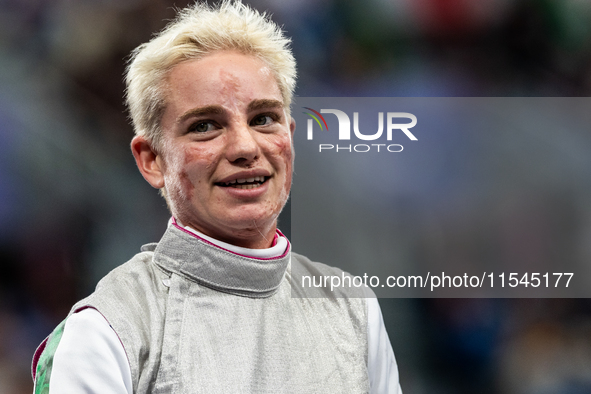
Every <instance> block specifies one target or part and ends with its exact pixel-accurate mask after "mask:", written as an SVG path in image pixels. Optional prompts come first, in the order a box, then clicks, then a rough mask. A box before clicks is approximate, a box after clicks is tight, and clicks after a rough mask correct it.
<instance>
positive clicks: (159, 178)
mask: <svg viewBox="0 0 591 394" xmlns="http://www.w3.org/2000/svg"><path fill="white" fill-rule="evenodd" d="M131 152H132V153H133V157H134V158H135V162H136V164H137V168H138V169H139V170H140V172H141V173H142V175H143V176H144V179H145V180H146V181H148V183H149V184H150V185H152V187H155V188H156V189H162V188H163V187H164V172H163V165H162V158H161V157H160V155H159V154H158V153H156V151H155V150H154V149H153V148H152V144H150V142H148V140H146V138H145V137H142V136H136V137H134V138H133V139H132V140H131Z"/></svg>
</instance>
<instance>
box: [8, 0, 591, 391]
mask: <svg viewBox="0 0 591 394" xmlns="http://www.w3.org/2000/svg"><path fill="white" fill-rule="evenodd" d="M187 3H188V2H186V1H184V0H177V1H174V2H173V1H165V0H0V394H6V393H10V394H20V393H30V392H32V383H31V378H30V362H31V357H32V354H33V352H34V349H35V347H36V346H37V345H38V344H39V343H40V342H41V341H42V340H43V338H44V337H45V336H46V335H47V334H48V333H49V332H50V331H51V330H52V329H53V328H54V327H55V326H56V325H57V324H58V323H59V322H60V321H61V320H62V319H63V318H64V317H65V316H66V314H67V312H68V311H69V308H70V307H71V305H72V304H73V303H74V302H75V301H77V300H78V299H80V298H82V297H84V296H86V295H87V294H89V293H90V292H91V291H92V289H93V288H94V286H95V284H96V282H97V281H98V280H99V279H100V278H101V277H102V276H103V275H104V274H105V273H106V272H108V271H109V270H111V269H112V268H114V267H115V266H117V265H119V264H121V263H122V262H124V261H126V260H127V259H128V258H129V257H130V256H132V255H133V254H134V253H136V252H137V251H138V250H139V247H140V245H142V244H144V243H147V242H151V241H156V240H158V239H159V238H160V236H161V235H162V233H163V232H164V229H165V227H166V222H167V219H168V213H167V211H166V207H165V204H164V202H163V200H161V199H160V197H159V196H158V195H157V193H156V192H155V191H154V190H152V189H151V188H150V186H149V185H148V184H147V183H146V182H145V181H144V180H143V179H142V178H141V176H140V174H139V173H138V171H137V169H136V168H135V163H134V161H133V158H132V156H131V154H130V151H129V147H128V145H129V141H130V139H131V137H132V129H131V127H130V126H129V123H128V121H127V118H126V113H125V108H124V105H123V89H124V85H123V82H122V75H123V71H124V67H125V61H126V59H127V56H128V54H129V52H130V51H131V49H133V48H134V47H135V46H137V45H139V44H140V43H142V42H144V41H146V40H148V39H149V38H150V36H151V34H152V33H153V32H155V31H158V30H159V29H161V28H162V27H163V26H164V24H165V21H166V20H168V19H171V18H172V17H173V16H174V10H173V6H177V7H183V6H184V5H186V4H187ZM248 3H250V4H252V5H253V6H254V7H255V8H258V9H260V10H268V11H269V12H270V13H272V14H273V15H274V20H275V21H276V22H278V23H279V24H281V25H283V27H284V29H285V30H286V31H287V34H288V35H289V36H291V37H293V49H294V52H295V55H296V58H297V60H298V66H299V83H298V88H297V91H296V94H297V95H298V96H302V97H314V96H328V97H331V96H334V97H337V96H341V97H342V96H383V97H389V96H416V97H455V96H458V97H478V96H497V97H505V96H525V97H530V96H550V97H552V96H589V93H590V91H591V2H588V1H587V0H479V1H474V0H315V1H312V0H281V1H273V0H258V1H250V2H248ZM299 130H300V131H301V130H303V129H302V128H300V129H299ZM590 131H591V130H590ZM558 132H559V131H558ZM583 137H584V138H582V139H581V140H580V141H583V142H584V143H577V144H573V146H571V148H572V149H573V151H572V152H573V153H572V154H573V155H577V157H582V158H586V157H591V156H590V155H591V147H590V145H589V144H588V142H587V139H588V138H587V137H588V136H586V137H585V136H583ZM475 138H477V137H475ZM509 148H510V147H509ZM482 149H483V151H484V152H486V146H485V147H484V148H482ZM569 152H570V151H566V152H565V153H564V155H565V157H568V156H569V155H570V153H569ZM440 154H442V155H444V156H443V157H442V158H441V160H442V162H445V163H448V164H449V166H446V167H443V169H442V174H441V175H442V177H440V178H438V182H436V183H434V184H431V185H430V187H425V188H423V189H420V188H419V189H416V190H418V191H422V192H423V193H428V194H429V195H437V193H445V192H447V191H448V190H449V187H450V186H449V184H448V183H446V182H445V181H446V179H447V178H445V172H444V171H448V170H449V171H456V173H455V174H456V175H457V171H458V169H462V168H466V167H464V164H463V163H462V162H457V161H454V160H455V157H454V152H453V150H443V151H441V152H440ZM487 157H489V158H490V160H493V161H494V160H495V155H494V154H490V155H489V156H487ZM305 160H306V157H305V156H303V155H297V157H296V175H297V176H302V174H301V173H298V171H300V169H299V167H298V165H299V164H298V162H305ZM498 160H502V157H499V158H498ZM515 163H517V164H515V166H518V167H517V168H516V167H515V166H511V168H508V169H506V170H507V171H508V172H512V171H522V172H525V173H532V171H535V169H534V170H532V169H531V168H530V167H524V168H519V166H520V165H523V166H527V165H528V163H527V162H519V161H516V162H515ZM519 163H521V164H519ZM569 163H570V162H569ZM573 163H574V164H573V166H575V167H568V169H572V168H574V170H573V171H575V170H576V171H577V174H579V175H580V176H582V177H584V176H585V175H586V174H588V175H589V177H590V178H591V174H589V168H588V166H587V165H586V164H587V160H585V159H581V160H574V161H573ZM577 163H578V164H577ZM497 164H498V165H499V166H502V163H497ZM577 165H578V167H576V166H577ZM304 168H305V167H304ZM302 172H303V169H302ZM569 173H570V172H568V171H566V172H564V173H561V174H559V175H561V176H564V177H565V178H566V181H565V183H564V185H565V186H564V188H560V189H557V188H556V187H554V188H553V189H552V192H551V193H550V194H548V193H546V192H547V190H546V189H543V188H542V189H540V190H537V191H535V190H528V193H515V194H514V195H512V196H511V199H510V200H509V201H505V205H504V206H505V207H506V209H504V210H502V211H498V210H487V209H486V207H482V206H480V207H478V206H474V205H471V204H465V197H464V196H462V194H461V193H455V194H453V193H451V194H450V193H447V194H446V196H447V198H449V199H450V200H449V201H448V203H447V205H446V207H445V208H446V209H445V210H444V211H437V212H438V215H439V216H438V221H437V222H430V221H428V220H414V218H415V216H413V215H415V214H417V215H420V214H421V213H420V212H418V213H417V212H416V209H411V210H410V211H408V212H409V213H408V214H405V212H407V210H406V209H405V207H408V206H409V205H408V200H405V199H397V198H393V199H392V203H391V204H392V206H393V208H392V212H397V213H399V215H398V216H397V218H399V219H400V220H401V223H403V224H404V228H403V230H401V229H399V230H400V231H399V232H397V233H396V236H397V237H398V239H399V240H402V241H398V242H399V243H400V244H403V245H411V246H412V249H411V248H409V249H408V250H410V251H411V252H412V251H414V252H413V253H412V255H411V257H412V258H411V257H409V256H410V255H408V254H405V253H402V252H404V250H402V252H401V253H400V256H399V257H400V259H401V261H402V263H401V264H410V263H411V262H415V261H417V259H418V260H420V259H421V258H424V259H439V258H440V259H441V261H442V262H445V261H447V260H450V259H454V258H458V257H457V256H464V255H468V256H470V257H474V258H479V257H482V256H484V257H486V256H489V252H491V251H490V250H488V249H487V247H490V243H487V242H484V241H483V240H485V239H486V238H487V237H488V235H489V234H490V233H491V232H494V234H495V236H496V237H498V238H499V239H501V240H502V241H499V243H498V245H503V246H504V247H505V249H503V252H505V253H494V254H493V255H494V256H495V259H498V263H499V264H505V263H506V262H507V261H510V260H511V259H515V258H519V259H526V260H527V259H529V260H531V261H532V262H534V263H535V262H536V261H537V259H544V258H549V257H548V253H550V252H552V253H554V252H556V251H558V252H560V253H562V252H564V253H566V255H564V256H563V255H556V254H550V256H551V257H550V258H554V259H561V258H567V259H580V260H581V259H583V260H585V259H586V261H589V260H590V258H591V247H589V244H590V243H589V240H590V238H591V226H590V225H589V222H590V221H591V203H590V201H589V199H587V198H586V195H585V194H581V193H579V189H578V188H576V187H568V186H567V185H568V180H569V179H570V178H569V177H568V175H569ZM544 174H545V171H540V173H536V176H538V177H541V178H542V179H543V177H544ZM549 176H552V177H553V178H552V179H555V177H556V174H555V173H551V174H550V175H549ZM573 179H581V178H580V177H579V178H574V177H573ZM541 184H544V183H543V182H542V183H541ZM342 193H346V190H344V191H343V192H342ZM424 197H425V199H427V197H428V196H424ZM316 198H317V199H318V200H321V199H322V198H323V196H321V195H318V196H317V197H316ZM452 208H453V209H452ZM379 216H380V214H379V212H374V213H373V214H368V216H365V217H364V218H361V219H359V220H362V219H363V220H366V221H369V220H371V219H372V218H379ZM495 217H496V218H499V217H500V218H501V219H502V220H501V219H499V220H493V219H494V218H495ZM422 219H424V216H423V217H422ZM337 220H338V213H336V212H334V210H330V209H327V210H326V221H327V222H330V221H337ZM376 223H378V222H376ZM434 225H437V226H439V227H437V226H435V227H434ZM280 227H281V228H282V229H284V230H286V232H287V230H289V228H290V227H291V226H290V217H289V215H285V216H284V217H283V218H282V219H281V223H280ZM376 227H379V223H378V224H376ZM343 231H345V229H343ZM346 236H347V234H343V237H346ZM317 239H318V241H321V240H322V237H321V236H320V235H319V236H318V238H317ZM345 239H346V238H345ZM403 241H404V242H403ZM524 242H525V243H524ZM549 244H551V245H554V246H555V247H553V248H551V249H550V252H549V250H548V248H547V245H549ZM495 245H497V244H495ZM524 245H525V246H524ZM493 246H494V245H493ZM298 247H299V245H297V244H294V249H295V250H296V251H297V250H298ZM302 248H303V245H302ZM417 250H418V251H420V253H419V252H417ZM309 257H311V258H312V259H317V260H320V259H322V257H321V256H315V255H311V256H309ZM405 258H408V261H406V260H405ZM325 262H327V263H332V264H335V263H336V262H331V261H325ZM495 262H496V261H495ZM380 303H381V305H382V311H383V314H384V318H385V321H386V325H387V327H388V330H389V334H390V337H391V340H392V343H393V346H394V349H395V352H396V356H397V359H398V363H399V369H400V375H401V384H402V387H403V389H404V390H405V393H536V394H540V393H541V394H545V393H566V394H579V393H590V392H591V302H589V300H587V299H503V300H498V299H383V300H381V301H380Z"/></svg>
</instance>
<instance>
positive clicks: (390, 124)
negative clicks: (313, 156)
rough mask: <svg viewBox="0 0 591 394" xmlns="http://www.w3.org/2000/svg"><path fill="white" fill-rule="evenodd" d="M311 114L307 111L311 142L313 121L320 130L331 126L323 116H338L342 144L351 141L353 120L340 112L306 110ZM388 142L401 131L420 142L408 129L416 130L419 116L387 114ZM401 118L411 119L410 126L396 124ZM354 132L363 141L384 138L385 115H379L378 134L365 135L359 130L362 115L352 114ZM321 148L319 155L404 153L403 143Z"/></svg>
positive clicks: (321, 146) (323, 145) (321, 145)
mask: <svg viewBox="0 0 591 394" xmlns="http://www.w3.org/2000/svg"><path fill="white" fill-rule="evenodd" d="M304 109H307V110H308V111H311V112H304V114H306V115H309V116H310V119H308V140H313V139H314V122H316V124H317V125H318V127H320V130H321V131H324V129H326V131H328V124H327V123H326V119H324V116H322V114H333V115H336V117H337V121H338V122H339V141H347V140H351V120H350V118H349V115H347V114H346V113H345V112H343V111H341V110H338V109H321V110H320V112H318V111H316V110H314V109H312V108H309V107H304ZM386 118H387V122H386V141H392V136H393V135H394V132H395V131H401V132H403V133H404V135H406V137H408V138H409V139H410V140H411V141H417V137H415V135H414V134H413V133H411V131H410V130H409V129H411V128H413V127H414V126H415V125H416V124H417V117H416V116H414V115H413V114H411V113H408V112H388V113H387V115H386ZM400 119H407V120H410V123H395V122H399V121H400ZM353 133H354V134H355V137H357V138H358V139H360V140H363V141H375V140H377V139H379V138H381V137H382V134H383V133H384V113H383V112H378V131H376V132H375V133H373V134H364V133H362V132H361V131H360V130H359V112H353ZM318 149H319V151H320V152H323V151H334V152H339V151H346V152H369V151H370V150H375V151H377V152H386V151H387V152H402V150H403V149H404V148H403V146H402V145H400V144H378V143H374V144H356V145H352V144H349V145H339V144H337V145H336V146H335V145H333V144H319V145H318Z"/></svg>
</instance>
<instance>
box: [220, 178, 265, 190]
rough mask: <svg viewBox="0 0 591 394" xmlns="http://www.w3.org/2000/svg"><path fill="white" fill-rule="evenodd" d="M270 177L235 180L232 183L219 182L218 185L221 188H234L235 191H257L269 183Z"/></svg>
mask: <svg viewBox="0 0 591 394" xmlns="http://www.w3.org/2000/svg"><path fill="white" fill-rule="evenodd" d="M269 178H270V177H268V176H255V177H253V178H242V179H235V180H233V181H230V182H218V183H216V185H218V186H221V187H233V188H235V189H256V188H257V187H260V186H261V185H262V184H263V183H265V182H267V180H268V179H269Z"/></svg>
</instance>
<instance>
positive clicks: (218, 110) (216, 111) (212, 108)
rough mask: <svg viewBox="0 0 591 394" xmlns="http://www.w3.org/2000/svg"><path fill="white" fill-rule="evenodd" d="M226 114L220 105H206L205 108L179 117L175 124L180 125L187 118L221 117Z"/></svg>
mask: <svg viewBox="0 0 591 394" xmlns="http://www.w3.org/2000/svg"><path fill="white" fill-rule="evenodd" d="M224 112H226V111H225V110H224V109H223V108H222V107H221V106H220V105H208V106H205V107H200V108H193V109H190V110H188V111H187V112H185V113H184V114H182V115H180V116H179V117H178V118H177V120H176V122H177V123H181V122H183V121H185V120H187V119H188V118H191V117H194V116H195V117H196V116H203V115H221V114H223V113H224Z"/></svg>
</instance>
